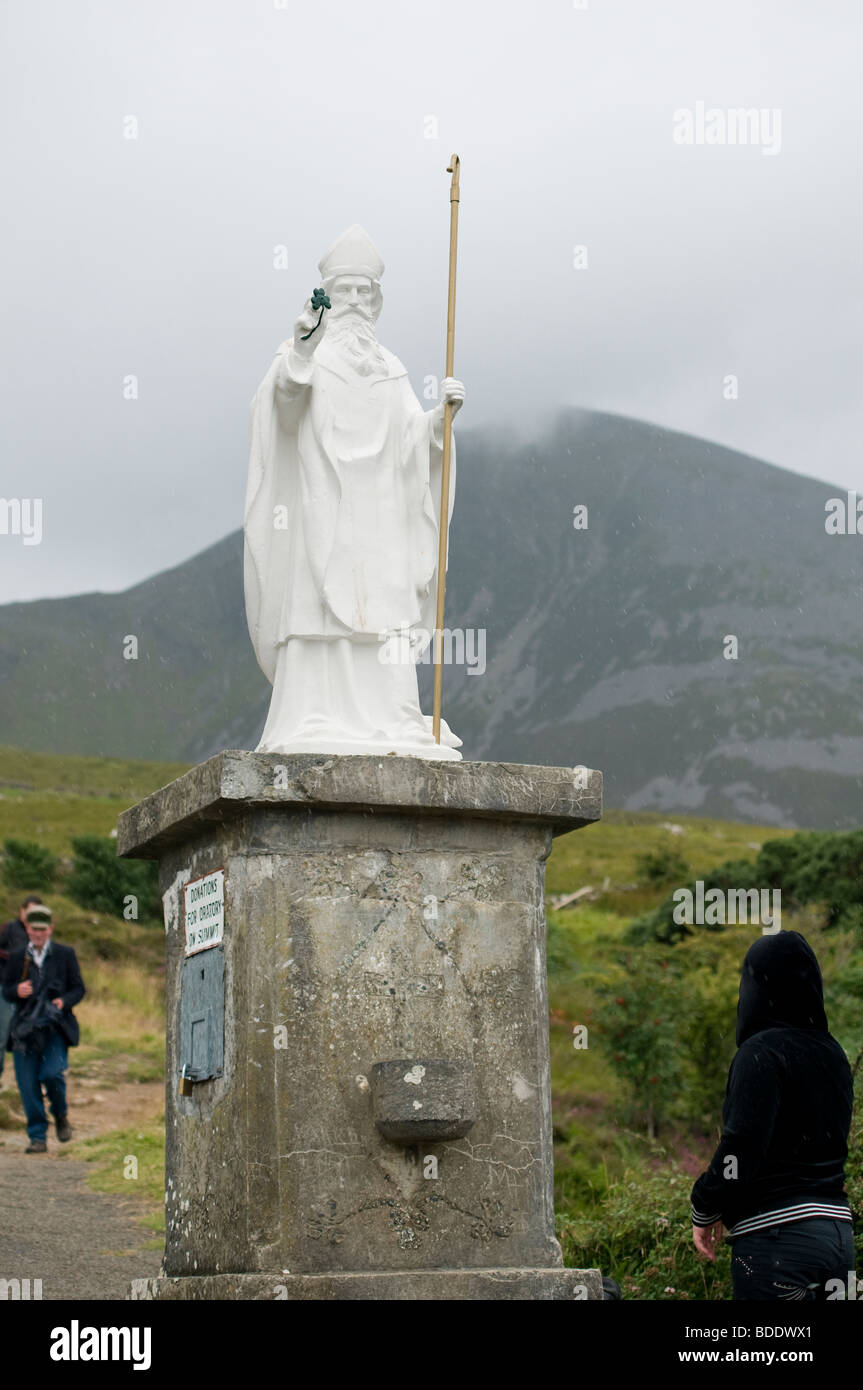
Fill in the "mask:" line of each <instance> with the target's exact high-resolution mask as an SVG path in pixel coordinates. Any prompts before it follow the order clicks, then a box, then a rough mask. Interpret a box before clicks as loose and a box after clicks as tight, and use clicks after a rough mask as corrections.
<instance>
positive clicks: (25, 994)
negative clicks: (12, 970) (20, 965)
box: [18, 980, 33, 999]
mask: <svg viewBox="0 0 863 1390" xmlns="http://www.w3.org/2000/svg"><path fill="white" fill-rule="evenodd" d="M32 993H33V986H32V985H31V983H30V981H29V980H22V981H21V983H20V985H19V986H18V998H19V999H29V998H30V995H31V994H32Z"/></svg>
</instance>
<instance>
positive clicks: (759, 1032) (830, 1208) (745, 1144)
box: [692, 931, 854, 1301]
mask: <svg viewBox="0 0 863 1390" xmlns="http://www.w3.org/2000/svg"><path fill="white" fill-rule="evenodd" d="M852 1103H853V1085H852V1077H851V1068H850V1066H849V1065H848V1058H847V1057H846V1056H845V1053H844V1052H843V1050H842V1048H841V1047H840V1046H839V1044H838V1042H837V1041H836V1039H835V1038H833V1037H831V1035H830V1033H829V1032H828V1031H827V1015H826V1014H825V1012H824V993H823V986H822V982H821V971H820V969H819V967H818V961H817V960H816V958H815V954H814V952H813V950H812V948H811V947H810V945H809V943H808V942H807V941H806V940H805V939H804V937H802V936H801V935H800V933H799V932H795V931H781V932H778V933H776V934H775V935H773V934H768V935H765V936H762V937H761V938H760V940H758V941H756V942H755V943H754V944H753V945H752V946H751V947H750V948H749V950H748V951H747V953H746V958H745V960H744V962H743V969H742V971H741V978H740V999H739V1002H738V1005H737V1052H736V1053H735V1056H734V1060H733V1061H732V1063H731V1067H730V1069H729V1072H728V1085H727V1087H726V1091H725V1103H724V1105H723V1109H722V1138H721V1139H720V1141H719V1147H718V1148H717V1150H716V1153H715V1154H714V1155H713V1158H712V1160H711V1163H710V1167H709V1168H708V1169H707V1172H706V1173H702V1175H701V1177H700V1178H699V1179H698V1181H697V1182H696V1184H695V1186H694V1187H693V1189H692V1223H693V1232H692V1235H693V1239H694V1241H695V1245H696V1248H697V1249H698V1251H699V1252H700V1253H701V1254H702V1255H705V1256H706V1257H707V1259H710V1260H712V1259H715V1252H714V1247H715V1243H716V1240H717V1239H718V1237H719V1236H720V1235H721V1233H722V1229H723V1226H725V1227H726V1228H727V1231H728V1238H729V1240H730V1243H731V1249H732V1255H731V1273H732V1279H733V1282H734V1297H735V1299H789V1300H794V1301H797V1300H802V1299H825V1298H827V1297H828V1292H827V1291H825V1290H826V1285H827V1281H828V1280H834V1279H838V1280H840V1281H841V1284H842V1287H843V1288H844V1287H847V1285H848V1282H849V1275H850V1274H852V1273H853V1271H854V1241H853V1237H852V1226H851V1212H850V1209H849V1205H848V1198H847V1197H846V1195H845V1184H844V1176H845V1175H844V1163H845V1159H846V1157H847V1154H848V1132H849V1129H850V1126H851V1108H852ZM831 1287H832V1288H835V1287H836V1285H832V1286H831Z"/></svg>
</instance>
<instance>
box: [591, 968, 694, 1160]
mask: <svg viewBox="0 0 863 1390" xmlns="http://www.w3.org/2000/svg"><path fill="white" fill-rule="evenodd" d="M668 954H669V953H668V952H657V951H656V950H655V948H651V947H648V946H644V947H642V948H641V950H640V951H639V952H638V954H637V958H634V957H630V956H625V957H623V958H622V960H621V961H620V964H622V965H623V968H624V971H625V975H624V978H623V981H622V983H619V984H604V985H601V986H600V987H599V990H598V993H599V994H600V997H601V998H602V999H603V1000H604V1004H603V1009H602V1022H601V1025H600V1026H599V1027H598V1028H597V1032H598V1034H599V1037H600V1040H601V1042H602V1045H603V1051H604V1052H605V1053H606V1055H607V1057H608V1059H609V1061H610V1063H611V1065H612V1067H613V1068H614V1070H615V1071H616V1072H617V1074H618V1075H619V1076H620V1077H621V1078H622V1079H623V1080H624V1081H625V1082H626V1084H627V1087H628V1090H629V1094H630V1098H631V1107H632V1115H633V1118H634V1119H638V1120H641V1121H642V1122H643V1123H645V1124H646V1127H647V1133H648V1135H649V1136H650V1137H651V1138H652V1137H653V1136H654V1134H655V1133H656V1130H657V1126H658V1125H660V1124H661V1123H662V1122H663V1121H664V1120H666V1119H667V1118H668V1116H669V1114H670V1113H671V1111H672V1109H673V1106H674V1102H675V1100H676V1098H677V1096H678V1095H679V1092H680V1069H681V1068H680V1055H679V1053H680V1050H679V1047H678V1040H677V1032H678V1015H679V1010H680V997H681V981H680V970H679V968H678V966H677V963H676V962H675V961H672V960H669V959H668Z"/></svg>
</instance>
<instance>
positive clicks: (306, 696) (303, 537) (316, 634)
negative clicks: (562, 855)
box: [244, 338, 460, 759]
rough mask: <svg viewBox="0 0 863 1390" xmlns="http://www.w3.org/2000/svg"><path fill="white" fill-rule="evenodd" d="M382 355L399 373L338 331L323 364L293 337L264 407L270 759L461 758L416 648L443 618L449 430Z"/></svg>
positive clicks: (254, 497) (251, 566) (259, 518)
mask: <svg viewBox="0 0 863 1390" xmlns="http://www.w3.org/2000/svg"><path fill="white" fill-rule="evenodd" d="M382 354H383V358H384V362H385V373H383V372H382V373H376V374H374V375H370V376H363V375H361V374H359V373H357V372H356V371H355V370H354V368H353V366H352V364H351V363H350V362H349V361H348V359H347V358H346V356H345V355H344V354H343V353H341V352H340V351H339V350H338V348H337V346H335V345H333V344H332V343H331V342H329V341H328V340H327V338H324V340H323V341H322V343H321V345H320V347H319V348H318V349H317V351H316V352H315V354H314V356H313V357H311V358H309V359H307V358H303V357H301V356H300V355H299V354H296V353H294V351H293V340H292V339H291V340H289V341H288V342H286V343H283V344H282V346H281V348H280V349H279V351H278V353H277V354H276V358H275V361H274V362H273V365H272V366H271V368H270V370H269V372H268V373H267V375H266V376H265V378H264V380H263V382H262V383H261V385H260V387H259V389H258V391H257V393H256V395H255V397H254V400H253V401H252V407H251V421H250V448H249V479H248V488H247V492H246V510H245V525H244V529H245V592H246V615H247V618H248V623H249V632H250V634H251V637H252V643H253V645H254V648H255V654H256V656H257V658H258V663H259V665H260V666H261V669H262V670H263V671H264V673H265V675H266V676H267V678H268V680H269V681H270V682H271V683H272V685H273V695H272V699H271V702H270V710H269V714H268V717H267V722H266V726H265V728H264V732H263V735H262V738H261V742H260V744H259V751H262V752H284V753H290V752H309V753H312V752H314V753H362V752H366V753H388V752H395V753H406V754H417V755H418V756H421V757H443V758H450V759H452V758H458V757H460V754H458V753H456V752H455V748H456V747H457V746H459V745H460V740H459V739H457V738H455V737H454V735H453V734H452V733H451V732H450V730H449V729H448V728H447V726H446V724H445V723H443V722H442V724H441V743H440V745H439V746H438V745H436V744H435V742H434V739H433V736H432V733H431V719H430V718H429V717H425V716H423V714H422V712H421V710H420V706H419V697H418V693H417V677H416V665H415V662H414V659H413V657H412V656H411V648H412V649H413V656H416V655H418V654H419V653H420V652H421V651H422V650H423V649H424V647H425V646H426V645H427V643H428V640H429V638H430V636H431V634H432V632H433V630H434V624H435V603H436V585H437V561H438V537H439V531H438V527H439V524H440V501H441V466H442V457H443V456H442V446H443V429H442V423H441V421H440V415H439V413H437V412H425V411H424V410H423V409H422V406H421V405H420V403H419V401H418V400H417V398H416V396H415V394H414V392H413V390H412V388H411V385H410V382H409V380H408V376H407V372H406V371H405V368H404V367H403V366H402V364H401V362H399V360H398V358H396V357H394V356H393V355H392V353H389V352H387V351H386V349H382ZM452 452H453V457H452V467H451V483H450V495H449V509H448V515H447V517H446V521H445V524H446V525H447V526H449V517H450V515H451V513H452V505H453V499H454V495H455V456H454V446H453V451H452ZM393 633H400V634H401V640H400V641H398V642H397V643H396V645H395V647H394V645H393V641H392V638H391V636H390V637H389V639H388V634H389V635H391V634H393ZM408 634H409V635H410V636H408ZM394 653H395V654H397V655H398V656H400V658H401V659H396V660H394V659H393V654H394Z"/></svg>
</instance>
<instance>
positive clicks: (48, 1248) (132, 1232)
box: [0, 1132, 161, 1300]
mask: <svg viewBox="0 0 863 1390" xmlns="http://www.w3.org/2000/svg"><path fill="white" fill-rule="evenodd" d="M52 1139H53V1132H52V1133H50V1134H49V1138H48V1143H49V1152H48V1153H47V1154H29V1155H28V1154H25V1153H24V1147H25V1145H26V1142H27V1141H26V1138H24V1137H23V1136H22V1137H21V1138H20V1139H19V1136H18V1135H15V1136H14V1137H13V1136H11V1135H8V1134H7V1135H6V1136H5V1138H4V1142H3V1146H2V1148H0V1279H28V1278H29V1279H30V1280H31V1281H32V1280H33V1279H41V1280H42V1297H43V1298H44V1299H55V1298H71V1299H76V1300H78V1299H93V1298H96V1299H123V1298H125V1297H126V1295H127V1293H128V1292H129V1284H130V1282H131V1281H132V1280H133V1279H143V1278H148V1277H151V1276H153V1275H155V1274H158V1272H159V1264H160V1262H161V1254H160V1252H159V1251H158V1250H143V1249H142V1248H141V1247H142V1246H143V1245H144V1243H145V1242H146V1241H148V1240H152V1239H153V1232H152V1231H151V1230H149V1229H148V1228H147V1227H145V1226H142V1225H141V1224H140V1223H139V1222H138V1221H137V1220H136V1216H137V1215H138V1214H139V1212H140V1208H139V1206H138V1204H137V1203H133V1202H129V1201H128V1200H125V1199H124V1198H122V1197H109V1196H106V1195H104V1194H103V1193H100V1192H90V1191H88V1189H87V1187H86V1185H85V1177H86V1174H87V1164H86V1163H76V1162H75V1161H74V1160H69V1159H60V1158H58V1157H55V1156H54V1154H53V1153H51V1152H50V1148H51V1147H53V1148H54V1149H56V1147H57V1146H56V1143H54V1144H53V1145H52ZM31 1288H32V1284H31Z"/></svg>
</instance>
